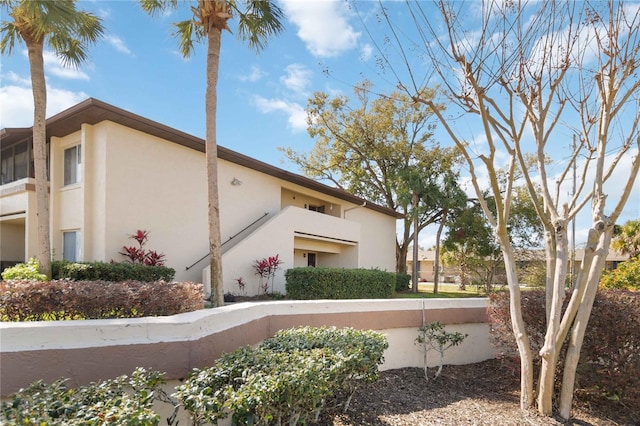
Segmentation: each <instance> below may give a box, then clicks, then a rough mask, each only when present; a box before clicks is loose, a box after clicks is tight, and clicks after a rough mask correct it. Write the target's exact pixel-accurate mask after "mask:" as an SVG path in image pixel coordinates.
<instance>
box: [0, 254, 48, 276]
mask: <svg viewBox="0 0 640 426" xmlns="http://www.w3.org/2000/svg"><path fill="white" fill-rule="evenodd" d="M2 279H3V280H6V281H9V280H33V281H46V280H47V276H46V275H45V274H41V273H40V263H39V262H38V260H37V259H36V258H35V257H32V258H31V259H29V261H28V262H27V263H18V264H17V265H15V266H12V267H10V268H6V269H5V270H4V271H3V272H2Z"/></svg>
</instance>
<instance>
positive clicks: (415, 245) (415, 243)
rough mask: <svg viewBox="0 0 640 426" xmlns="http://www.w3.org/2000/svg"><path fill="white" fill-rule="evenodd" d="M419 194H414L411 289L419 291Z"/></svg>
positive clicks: (415, 291)
mask: <svg viewBox="0 0 640 426" xmlns="http://www.w3.org/2000/svg"><path fill="white" fill-rule="evenodd" d="M419 201H420V199H419V198H418V194H413V271H412V275H413V280H412V286H411V289H412V291H413V292H414V293H417V292H418V202H419Z"/></svg>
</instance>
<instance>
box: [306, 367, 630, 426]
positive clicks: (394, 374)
mask: <svg viewBox="0 0 640 426" xmlns="http://www.w3.org/2000/svg"><path fill="white" fill-rule="evenodd" d="M430 372H431V373H432V374H433V372H435V370H430ZM519 379H520V378H519V373H517V372H514V371H511V370H510V369H508V368H505V367H504V365H502V364H501V362H500V361H498V360H488V361H484V362H480V363H476V364H469V365H459V366H454V365H447V366H445V367H444V370H443V372H442V374H441V375H440V377H438V379H436V380H433V379H430V380H429V381H426V380H425V377H424V373H423V370H422V369H421V368H401V369H396V370H388V371H383V372H381V373H380V380H379V381H378V382H376V383H371V384H366V385H361V386H360V387H359V388H358V390H357V391H356V393H355V395H354V397H353V399H352V401H351V405H350V407H349V410H348V411H347V413H346V414H339V415H337V416H334V417H332V418H329V417H328V416H327V417H324V418H322V419H321V421H320V422H318V423H317V424H316V426H365V425H376V426H377V425H380V426H382V425H385V426H408V425H412V426H416V425H499V426H503V425H504V426H510V425H513V426H516V425H517V426H520V425H533V426H538V425H540V426H546V425H563V424H568V425H640V407H628V406H624V405H622V404H621V403H616V402H614V401H607V400H604V401H597V403H594V402H591V403H590V404H587V403H586V402H585V401H580V400H579V399H577V398H576V399H574V409H573V412H572V416H573V417H572V419H571V420H570V421H569V422H564V421H563V420H562V419H560V418H551V417H542V416H539V415H538V414H537V413H536V412H535V411H534V410H530V411H523V410H521V409H520V396H519V395H520V383H519Z"/></svg>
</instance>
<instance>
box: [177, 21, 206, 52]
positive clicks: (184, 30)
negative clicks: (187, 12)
mask: <svg viewBox="0 0 640 426" xmlns="http://www.w3.org/2000/svg"><path fill="white" fill-rule="evenodd" d="M173 26H174V27H175V31H174V33H173V35H174V36H176V37H177V38H178V48H179V49H180V53H181V54H182V56H183V57H184V58H188V57H190V56H191V54H192V53H193V50H194V41H195V42H200V41H201V40H202V37H203V29H202V27H201V26H199V25H196V23H195V22H194V21H193V20H186V21H180V22H175V23H174V24H173Z"/></svg>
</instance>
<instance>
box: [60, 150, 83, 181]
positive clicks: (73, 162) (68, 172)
mask: <svg viewBox="0 0 640 426" xmlns="http://www.w3.org/2000/svg"><path fill="white" fill-rule="evenodd" d="M80 154H81V152H80V145H76V146H72V147H71V148H67V149H65V150H64V184H65V185H73V184H74V183H79V182H80V179H82V160H81V155H80Z"/></svg>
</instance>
